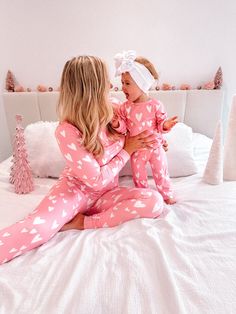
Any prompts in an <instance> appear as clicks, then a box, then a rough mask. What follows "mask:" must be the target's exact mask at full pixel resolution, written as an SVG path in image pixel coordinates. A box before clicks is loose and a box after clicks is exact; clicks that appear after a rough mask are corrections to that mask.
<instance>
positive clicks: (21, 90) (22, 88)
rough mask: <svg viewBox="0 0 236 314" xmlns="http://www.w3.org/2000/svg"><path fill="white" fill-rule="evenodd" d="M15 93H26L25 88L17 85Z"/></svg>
mask: <svg viewBox="0 0 236 314" xmlns="http://www.w3.org/2000/svg"><path fill="white" fill-rule="evenodd" d="M14 90H15V92H17V93H22V92H24V91H25V89H24V87H23V86H21V85H16V86H15V88H14Z"/></svg>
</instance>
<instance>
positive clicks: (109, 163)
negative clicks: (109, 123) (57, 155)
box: [55, 122, 130, 198]
mask: <svg viewBox="0 0 236 314" xmlns="http://www.w3.org/2000/svg"><path fill="white" fill-rule="evenodd" d="M55 135H56V139H57V142H58V145H59V147H60V150H61V152H62V155H63V156H64V158H65V160H66V167H65V169H64V171H63V172H62V175H61V177H68V176H69V177H73V178H74V179H76V185H77V187H78V188H79V189H80V190H81V191H82V192H83V193H84V194H85V195H86V194H88V195H89V197H90V198H93V197H94V198H98V197H99V195H102V194H103V193H105V192H106V191H109V190H111V189H113V188H114V187H116V186H118V174H119V172H120V170H121V169H122V168H123V166H124V165H125V163H126V162H127V161H128V160H129V158H130V155H129V154H128V153H127V152H126V151H125V150H124V149H123V146H124V136H121V137H120V138H118V139H115V140H112V139H111V138H109V137H108V135H107V131H106V130H104V131H101V133H100V139H101V142H102V144H103V146H104V154H103V156H102V157H99V158H95V157H94V155H93V154H91V153H89V152H88V151H87V150H86V149H85V148H84V147H83V145H82V144H81V138H82V136H81V133H80V131H79V130H78V129H77V128H76V127H75V126H73V125H72V124H70V123H68V122H61V123H60V124H59V125H58V127H57V129H56V132H55Z"/></svg>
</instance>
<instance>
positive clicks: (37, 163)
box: [24, 121, 65, 178]
mask: <svg viewBox="0 0 236 314" xmlns="http://www.w3.org/2000/svg"><path fill="white" fill-rule="evenodd" d="M57 125H58V122H43V121H39V122H36V123H32V124H29V125H28V126H27V127H26V128H25V131H24V133H25V142H26V148H27V152H28V159H29V162H30V166H31V169H32V172H33V174H34V175H35V176H37V177H41V178H45V177H53V178H54V177H55V178H57V177H59V175H60V173H61V172H62V170H63V168H64V167H65V161H64V159H63V157H62V154H61V152H60V149H59V146H58V144H57V141H56V138H55V130H56V127H57Z"/></svg>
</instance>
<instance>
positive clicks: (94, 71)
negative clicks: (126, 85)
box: [57, 56, 113, 155]
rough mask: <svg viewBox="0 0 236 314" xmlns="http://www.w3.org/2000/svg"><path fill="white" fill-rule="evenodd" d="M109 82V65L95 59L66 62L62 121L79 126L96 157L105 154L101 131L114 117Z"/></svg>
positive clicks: (62, 89) (62, 94)
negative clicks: (109, 95)
mask: <svg viewBox="0 0 236 314" xmlns="http://www.w3.org/2000/svg"><path fill="white" fill-rule="evenodd" d="M109 83H110V82H109V77H108V72H107V68H106V65H105V63H104V62H103V61H102V60H101V59H100V58H97V57H94V56H79V57H76V58H73V59H71V60H69V61H67V62H66V64H65V66H64V69H63V72H62V77H61V85H60V97H59V103H58V106H57V112H58V115H59V120H60V121H67V122H69V123H71V124H73V125H74V126H75V127H77V128H78V130H79V131H80V132H81V134H82V144H83V146H84V147H85V149H87V150H88V151H89V152H91V153H93V154H95V155H101V154H102V153H103V152H104V149H103V146H102V143H101V140H100V138H99V132H100V130H101V129H102V128H105V127H107V125H108V123H109V122H110V121H111V119H112V116H113V109H112V106H111V104H110V102H109V100H108V92H109ZM109 130H110V128H109ZM109 130H108V132H109Z"/></svg>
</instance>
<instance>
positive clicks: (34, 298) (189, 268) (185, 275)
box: [0, 134, 236, 314]
mask: <svg viewBox="0 0 236 314" xmlns="http://www.w3.org/2000/svg"><path fill="white" fill-rule="evenodd" d="M194 140H195V143H196V144H199V143H201V144H202V143H203V142H204V141H205V145H204V149H203V148H202V147H203V146H202V145H195V156H196V162H197V164H198V167H199V172H198V174H196V175H193V176H189V177H182V178H176V179H172V181H173V185H174V189H175V191H176V193H177V196H178V202H177V203H176V204H175V205H172V206H166V208H165V213H164V215H162V217H161V218H159V219H136V220H133V221H129V222H126V223H124V224H122V225H120V226H117V227H114V228H105V229H99V230H83V231H77V230H71V231H66V232H60V233H58V234H57V235H56V236H54V237H53V238H52V239H51V240H50V241H49V242H48V243H46V244H44V245H42V246H41V247H39V248H37V249H34V250H32V251H30V252H28V253H26V254H24V255H22V256H19V257H17V258H15V259H14V260H12V261H11V262H9V263H6V264H3V265H1V266H0V313H1V314H29V313H44V314H47V313H50V314H51V313H55V314H60V313H69V314H74V313H79V314H89V313H96V314H121V313H122V314H125V313H129V314H130V313H131V314H139V313H140V314H159V313H160V314H185V313H186V314H189V313H191V314H194V313H196V314H204V313H206V314H223V313H224V314H226V313H227V314H230V313H232V314H233V313H236V298H235V293H236V182H233V181H232V182H224V183H222V184H220V185H215V186H214V185H208V184H206V183H203V182H202V172H203V169H204V165H205V163H206V160H207V156H208V151H209V148H210V140H208V139H206V138H205V137H204V138H203V137H202V136H201V135H198V134H195V137H194ZM206 147H207V148H208V150H207V149H206ZM9 166H10V160H9V159H8V160H6V161H5V162H3V163H1V164H0V228H4V227H6V226H8V225H10V224H11V223H13V222H15V221H17V220H19V219H21V218H23V217H24V216H25V215H26V214H27V213H29V212H31V211H32V210H33V209H34V208H35V206H36V205H37V204H38V203H39V201H40V200H41V199H42V197H43V196H44V195H45V194H46V193H47V191H48V189H49V188H50V186H51V185H52V184H53V183H54V182H55V180H53V179H35V184H36V189H35V190H34V191H33V192H32V193H31V194H27V195H21V196H20V197H19V195H17V194H14V193H13V190H12V186H11V185H9V183H8V177H9ZM149 182H150V185H151V187H154V182H153V180H152V179H151V178H149ZM120 184H121V185H130V184H132V181H131V178H130V177H122V178H121V179H120Z"/></svg>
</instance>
